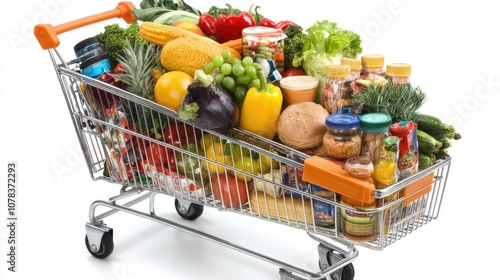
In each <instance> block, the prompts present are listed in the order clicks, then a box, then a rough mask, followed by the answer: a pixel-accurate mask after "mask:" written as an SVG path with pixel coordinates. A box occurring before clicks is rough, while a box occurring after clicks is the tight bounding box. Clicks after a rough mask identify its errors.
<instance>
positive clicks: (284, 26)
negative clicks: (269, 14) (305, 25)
mask: <svg viewBox="0 0 500 280" xmlns="http://www.w3.org/2000/svg"><path fill="white" fill-rule="evenodd" d="M290 25H297V24H296V23H295V22H293V21H289V20H283V21H280V22H278V23H277V24H276V28H279V29H281V30H283V32H285V29H287V28H288V26H290Z"/></svg>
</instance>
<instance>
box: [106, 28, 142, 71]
mask: <svg viewBox="0 0 500 280" xmlns="http://www.w3.org/2000/svg"><path fill="white" fill-rule="evenodd" d="M97 37H98V38H99V40H100V41H101V42H102V46H103V49H104V52H106V53H107V54H108V56H109V60H110V64H111V67H112V68H113V67H114V66H115V65H116V63H117V62H118V60H119V58H120V56H123V55H124V53H123V50H124V49H125V47H126V46H127V41H130V42H131V43H143V42H146V40H145V39H144V38H142V36H141V35H140V34H139V24H138V23H137V21H132V22H131V23H130V25H129V26H127V27H122V26H120V25H119V24H118V23H114V24H110V25H106V26H105V27H104V31H103V32H101V33H99V34H98V35H97Z"/></svg>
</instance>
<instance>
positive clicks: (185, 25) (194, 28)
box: [172, 20, 205, 36]
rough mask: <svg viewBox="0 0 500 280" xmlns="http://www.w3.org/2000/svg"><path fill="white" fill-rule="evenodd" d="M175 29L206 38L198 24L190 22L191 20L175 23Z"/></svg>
mask: <svg viewBox="0 0 500 280" xmlns="http://www.w3.org/2000/svg"><path fill="white" fill-rule="evenodd" d="M172 26H174V27H179V28H182V29H184V30H187V31H191V32H193V33H195V34H198V35H200V36H205V34H204V33H203V31H202V30H201V28H200V27H199V26H198V24H196V23H194V22H192V21H190V20H179V21H177V22H174V23H173V24H172Z"/></svg>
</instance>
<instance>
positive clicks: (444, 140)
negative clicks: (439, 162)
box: [436, 137, 451, 150]
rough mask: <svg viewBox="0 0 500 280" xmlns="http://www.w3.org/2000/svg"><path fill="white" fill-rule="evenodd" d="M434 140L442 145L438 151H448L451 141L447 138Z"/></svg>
mask: <svg viewBox="0 0 500 280" xmlns="http://www.w3.org/2000/svg"><path fill="white" fill-rule="evenodd" d="M436 140H438V141H439V142H441V143H443V145H442V146H441V148H440V150H443V149H448V148H449V147H451V139H450V138H449V137H443V138H438V139H436Z"/></svg>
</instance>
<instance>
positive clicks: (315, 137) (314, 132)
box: [277, 102, 328, 150]
mask: <svg viewBox="0 0 500 280" xmlns="http://www.w3.org/2000/svg"><path fill="white" fill-rule="evenodd" d="M326 117H328V111H327V110H326V109H325V108H323V106H321V105H319V104H317V103H314V102H300V103H295V104H292V105H290V106H288V107H286V108H285V110H283V112H282V113H281V115H280V117H279V119H278V127H277V134H278V138H279V139H280V141H281V142H282V143H283V144H285V145H287V146H289V147H291V148H294V149H298V150H304V149H310V148H315V147H318V146H321V144H322V142H323V135H325V133H326V130H327V127H326V124H325V120H326Z"/></svg>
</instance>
